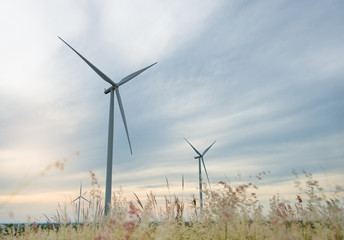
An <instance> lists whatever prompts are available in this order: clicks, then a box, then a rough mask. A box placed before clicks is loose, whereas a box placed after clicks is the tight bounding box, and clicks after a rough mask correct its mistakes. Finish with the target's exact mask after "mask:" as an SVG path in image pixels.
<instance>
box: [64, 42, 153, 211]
mask: <svg viewBox="0 0 344 240" xmlns="http://www.w3.org/2000/svg"><path fill="white" fill-rule="evenodd" d="M58 38H59V39H61V40H62V42H64V43H65V44H66V45H67V46H68V47H70V48H71V49H72V50H73V51H74V52H75V53H76V54H77V55H78V56H79V57H80V58H81V59H82V60H84V62H85V63H87V65H88V66H90V67H91V68H92V69H93V70H94V71H95V72H96V73H97V74H98V75H99V77H101V78H102V79H103V80H104V81H106V82H108V83H110V84H111V87H109V88H108V89H105V90H104V93H105V94H108V93H111V97H110V116H109V132H108V151H107V166H106V190H105V216H107V215H108V212H109V209H110V206H111V184H112V158H113V125H114V111H113V110H114V92H115V91H116V97H117V101H118V105H119V109H120V111H121V115H122V119H123V123H124V127H125V132H126V134H127V138H128V143H129V148H130V153H131V154H133V151H132V148H131V143H130V138H129V133H128V126H127V121H126V119H125V114H124V109H123V104H122V99H121V96H120V94H119V90H118V88H119V86H121V85H122V84H124V83H126V82H128V81H129V80H131V79H133V78H134V77H136V76H137V75H139V74H140V73H142V72H144V71H146V70H147V69H148V68H150V67H152V66H153V65H155V64H157V62H155V63H153V64H151V65H149V66H148V67H145V68H142V69H141V70H138V71H136V72H134V73H132V74H130V75H128V76H126V77H125V78H123V79H121V80H120V81H119V82H118V83H115V82H114V81H112V80H111V79H110V78H109V77H108V76H106V75H105V74H104V73H103V72H102V71H100V70H99V69H98V68H97V67H96V66H94V65H93V64H92V63H90V62H89V61H88V60H87V59H86V58H84V57H83V56H82V55H81V54H80V53H78V52H77V51H76V50H75V49H74V48H72V47H71V46H70V45H69V44H68V43H67V42H65V41H64V40H63V39H62V38H60V37H58Z"/></svg>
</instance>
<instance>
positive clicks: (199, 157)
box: [184, 138, 216, 214]
mask: <svg viewBox="0 0 344 240" xmlns="http://www.w3.org/2000/svg"><path fill="white" fill-rule="evenodd" d="M184 139H185V141H187V142H188V144H189V145H190V146H191V147H192V149H193V150H194V151H195V152H196V153H197V156H195V159H198V177H199V199H200V206H201V209H200V212H201V214H202V210H203V196H202V171H201V161H202V164H203V168H204V171H205V174H206V175H207V179H208V183H209V186H210V181H209V177H208V172H207V168H206V167H205V164H204V159H203V156H204V155H205V154H206V153H207V152H208V150H209V149H210V148H211V147H212V146H213V145H214V143H215V142H216V141H214V142H213V143H212V144H211V145H210V146H209V147H207V148H206V149H205V150H204V152H203V153H202V154H201V153H200V152H199V151H197V149H196V148H195V147H194V146H192V144H191V143H190V142H189V141H188V140H186V138H184Z"/></svg>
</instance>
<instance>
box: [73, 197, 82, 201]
mask: <svg viewBox="0 0 344 240" xmlns="http://www.w3.org/2000/svg"><path fill="white" fill-rule="evenodd" d="M79 198H80V196H79V197H77V198H76V199H74V200H73V201H72V202H75V201H76V200H78V199H79Z"/></svg>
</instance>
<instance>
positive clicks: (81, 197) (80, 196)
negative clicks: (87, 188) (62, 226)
mask: <svg viewBox="0 0 344 240" xmlns="http://www.w3.org/2000/svg"><path fill="white" fill-rule="evenodd" d="M78 199H79V204H78V224H79V223H80V222H79V218H80V200H81V199H84V200H85V201H87V202H88V203H90V201H88V200H87V199H86V198H84V197H83V196H82V182H81V184H80V194H79V197H77V198H76V199H74V200H73V202H75V201H76V200H78Z"/></svg>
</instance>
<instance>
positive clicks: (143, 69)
mask: <svg viewBox="0 0 344 240" xmlns="http://www.w3.org/2000/svg"><path fill="white" fill-rule="evenodd" d="M155 64H157V62H156V63H153V64H151V65H149V66H148V67H145V68H142V69H141V70H138V71H136V72H134V73H132V74H130V75H128V76H126V77H125V78H123V79H122V80H121V81H119V83H118V86H121V85H122V84H124V83H126V82H128V81H129V80H131V79H133V78H134V77H136V76H137V75H139V74H141V73H142V72H144V71H146V70H147V69H148V68H150V67H152V66H154V65H155Z"/></svg>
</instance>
